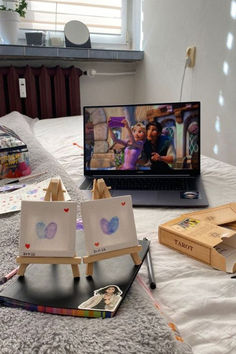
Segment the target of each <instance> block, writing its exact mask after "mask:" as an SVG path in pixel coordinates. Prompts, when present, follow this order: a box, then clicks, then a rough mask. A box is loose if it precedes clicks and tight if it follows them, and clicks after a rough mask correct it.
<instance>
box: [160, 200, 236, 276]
mask: <svg viewBox="0 0 236 354" xmlns="http://www.w3.org/2000/svg"><path fill="white" fill-rule="evenodd" d="M158 235H159V241H160V243H161V244H163V245H166V246H169V247H171V248H174V249H176V250H177V251H179V252H181V253H184V254H187V255H188V256H191V257H193V258H196V259H198V260H199V261H202V262H204V263H207V264H209V265H211V266H212V267H213V268H216V269H219V270H223V271H225V272H228V273H234V272H235V271H236V203H230V204H226V205H223V206H220V207H216V208H209V209H205V210H200V211H197V212H194V213H190V214H183V215H182V216H180V217H178V218H176V219H174V220H171V221H168V222H167V223H165V224H162V225H160V226H159V231H158Z"/></svg>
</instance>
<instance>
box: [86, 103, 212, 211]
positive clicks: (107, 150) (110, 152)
mask: <svg viewBox="0 0 236 354" xmlns="http://www.w3.org/2000/svg"><path fill="white" fill-rule="evenodd" d="M83 116H84V179H83V181H82V183H81V185H80V189H81V190H91V189H92V186H93V179H94V178H103V179H104V180H105V182H106V184H107V186H110V187H111V190H110V191H111V195H112V196H114V197H115V196H122V195H131V196H132V200H133V205H134V206H175V207H205V206H207V205H208V201H207V196H206V193H205V191H204V187H203V184H202V181H201V176H200V156H201V155H200V102H179V103H155V104H135V105H134V104H133V105H116V106H85V107H84V109H83Z"/></svg>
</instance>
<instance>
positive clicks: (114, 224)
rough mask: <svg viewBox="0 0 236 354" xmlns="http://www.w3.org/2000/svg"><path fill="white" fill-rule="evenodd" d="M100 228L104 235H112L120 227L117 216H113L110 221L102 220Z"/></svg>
mask: <svg viewBox="0 0 236 354" xmlns="http://www.w3.org/2000/svg"><path fill="white" fill-rule="evenodd" d="M100 226H101V229H102V231H103V232H104V234H106V235H111V234H114V232H116V230H117V229H118V227H119V218H118V217H117V216H113V218H111V220H110V221H108V220H107V219H105V218H102V219H101V220H100Z"/></svg>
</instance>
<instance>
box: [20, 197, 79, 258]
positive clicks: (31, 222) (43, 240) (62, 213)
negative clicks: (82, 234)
mask: <svg viewBox="0 0 236 354" xmlns="http://www.w3.org/2000/svg"><path fill="white" fill-rule="evenodd" d="M75 234H76V202H64V201H55V202H53V201H50V202H46V201H42V202H39V201H22V209H21V235H20V256H30V257H74V255H75Z"/></svg>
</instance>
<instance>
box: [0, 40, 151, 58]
mask: <svg viewBox="0 0 236 354" xmlns="http://www.w3.org/2000/svg"><path fill="white" fill-rule="evenodd" d="M32 58H33V59H40V58H43V59H48V60H50V59H63V60H85V61H89V60H91V61H107V60H108V61H122V62H135V61H141V60H143V58H144V52H143V51H139V50H116V49H114V50H113V49H87V48H75V47H73V48H68V47H67V48H63V47H39V46H23V45H6V44H1V45H0V60H6V59H32Z"/></svg>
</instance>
